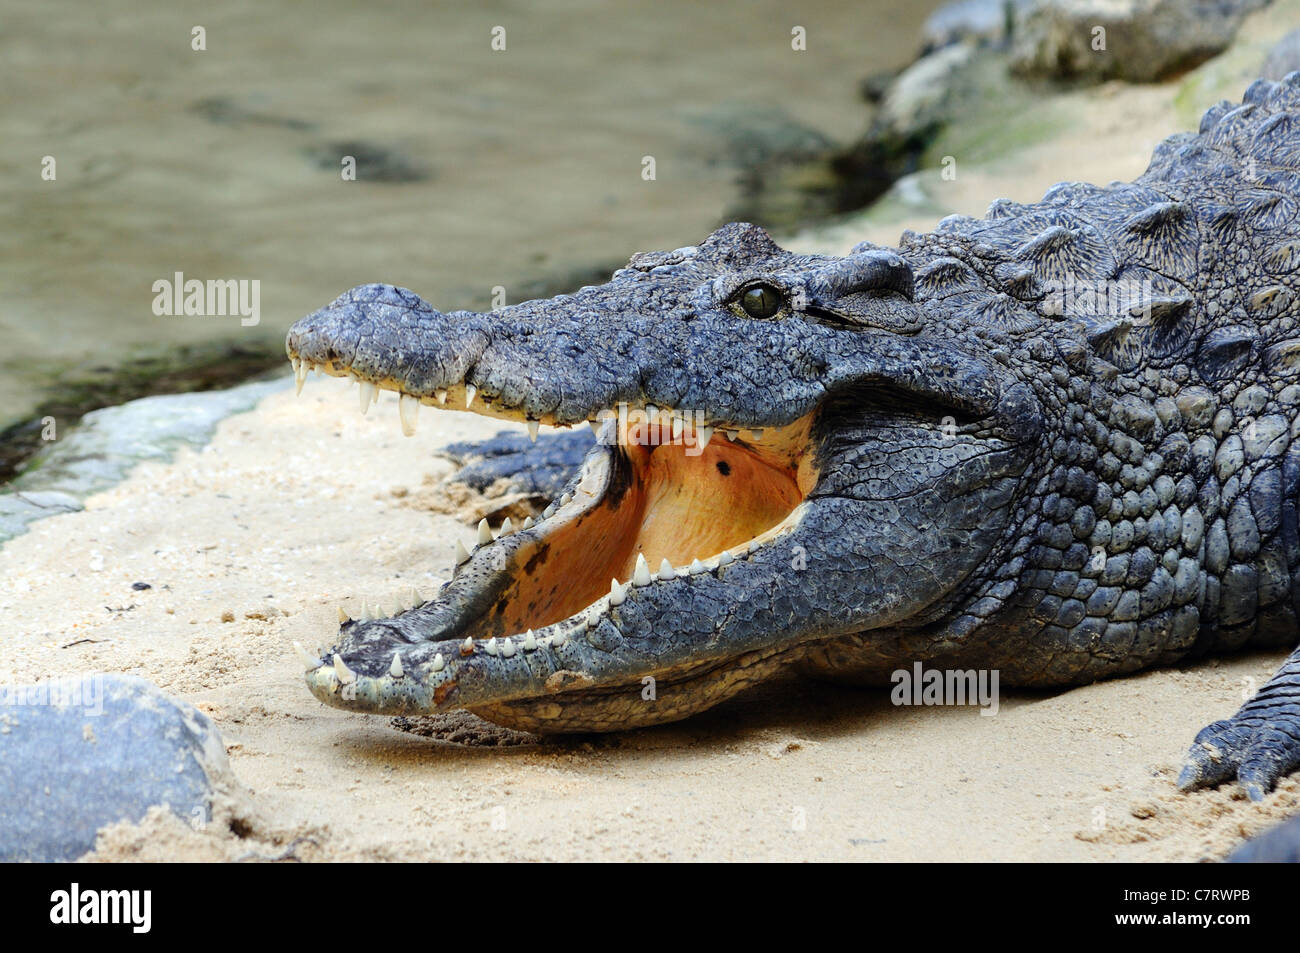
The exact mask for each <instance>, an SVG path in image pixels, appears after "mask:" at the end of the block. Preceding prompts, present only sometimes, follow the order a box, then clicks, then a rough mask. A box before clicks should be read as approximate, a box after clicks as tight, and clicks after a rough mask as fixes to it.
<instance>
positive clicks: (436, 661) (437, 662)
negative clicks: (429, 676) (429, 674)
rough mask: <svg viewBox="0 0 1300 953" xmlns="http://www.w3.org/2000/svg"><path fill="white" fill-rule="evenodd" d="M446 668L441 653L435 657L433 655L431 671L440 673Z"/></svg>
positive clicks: (445, 662)
mask: <svg viewBox="0 0 1300 953" xmlns="http://www.w3.org/2000/svg"><path fill="white" fill-rule="evenodd" d="M446 667H447V660H446V659H444V658H443V657H442V653H441V652H439V653H438V654H437V655H435V656H434V657H433V666H432V668H433V670H434V671H435V672H441V671H442V670H443V669H444V668H446Z"/></svg>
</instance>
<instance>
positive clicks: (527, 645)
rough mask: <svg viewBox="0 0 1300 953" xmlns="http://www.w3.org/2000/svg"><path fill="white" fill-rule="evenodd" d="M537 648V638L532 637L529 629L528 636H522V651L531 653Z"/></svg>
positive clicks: (531, 631)
mask: <svg viewBox="0 0 1300 953" xmlns="http://www.w3.org/2000/svg"><path fill="white" fill-rule="evenodd" d="M535 648H537V636H535V635H533V630H532V629H529V630H528V634H527V635H525V636H524V651H525V652H531V651H532V650H533V649H535Z"/></svg>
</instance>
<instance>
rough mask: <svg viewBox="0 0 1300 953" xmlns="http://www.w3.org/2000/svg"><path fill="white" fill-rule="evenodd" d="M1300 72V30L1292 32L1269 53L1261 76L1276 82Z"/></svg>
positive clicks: (1260, 72)
mask: <svg viewBox="0 0 1300 953" xmlns="http://www.w3.org/2000/svg"><path fill="white" fill-rule="evenodd" d="M1295 70H1300V30H1292V31H1291V32H1290V33H1288V34H1287V35H1286V36H1284V37H1282V39H1280V40H1278V42H1277V45H1276V46H1274V47H1273V48H1272V49H1271V50H1269V51H1268V56H1266V57H1265V58H1264V66H1263V67H1262V68H1261V69H1260V71H1259V75H1260V76H1261V77H1263V78H1264V79H1271V80H1273V81H1274V82H1276V81H1277V80H1279V79H1281V78H1282V77H1283V76H1285V75H1286V74H1287V73H1291V72H1294V71H1295Z"/></svg>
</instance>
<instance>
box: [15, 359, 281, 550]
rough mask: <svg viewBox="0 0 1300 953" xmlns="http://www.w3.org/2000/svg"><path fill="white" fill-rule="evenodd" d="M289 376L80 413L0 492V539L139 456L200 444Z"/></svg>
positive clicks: (72, 502)
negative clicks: (74, 422) (74, 423)
mask: <svg viewBox="0 0 1300 953" xmlns="http://www.w3.org/2000/svg"><path fill="white" fill-rule="evenodd" d="M292 381H293V378H292V377H280V378H276V379H275V380H270V381H255V382H253V383H250V384H241V385H240V386H238V387H231V388H229V389H227V390H213V391H201V392H196V393H191V394H163V395H159V396H157V397H142V398H140V399H139V400H132V401H128V402H127V403H125V404H119V405H118V406H116V407H105V408H103V409H102V410H96V411H92V412H91V413H88V414H86V416H84V417H82V418H81V422H80V423H79V424H78V425H77V427H76V428H75V429H73V430H71V431H69V433H68V434H67V435H66V436H62V437H60V438H59V439H58V440H55V441H53V442H52V443H50V445H49V447H48V448H47V449H46V450H43V451H41V453H39V454H37V456H36V457H34V458H33V459H32V461H31V463H30V464H29V466H28V469H27V471H26V472H24V473H23V474H22V475H21V476H19V477H18V479H16V480H14V481H13V484H12V485H13V491H11V492H6V493H0V543H2V542H4V541H5V540H8V539H12V538H13V537H15V536H18V535H19V534H21V533H24V532H26V531H27V526H28V524H29V523H31V522H32V521H34V520H37V519H41V518H43V517H46V516H54V515H56V514H58V513H67V512H72V511H75V510H79V509H81V500H83V499H85V498H86V497H87V496H89V495H90V494H92V493H98V492H99V491H101V490H105V489H107V488H108V487H110V486H112V485H113V484H115V483H117V482H119V481H120V480H122V479H123V478H124V477H125V476H126V475H127V474H128V473H130V472H131V470H132V468H133V467H135V465H136V464H137V463H139V462H140V461H142V460H170V459H171V458H172V456H173V455H174V454H175V453H176V451H177V450H178V449H179V448H180V447H182V446H188V447H194V448H198V447H202V446H203V445H204V444H206V443H207V442H208V441H209V440H210V439H211V437H212V434H213V432H214V431H215V430H216V428H217V425H218V424H219V423H221V421H223V420H225V419H226V418H227V417H229V416H231V415H232V414H238V413H242V412H244V411H246V410H251V409H252V408H253V407H255V406H256V405H257V402H258V401H260V400H261V399H262V398H263V397H265V396H266V395H267V394H270V393H272V392H274V391H277V390H283V389H284V388H286V387H290V386H292Z"/></svg>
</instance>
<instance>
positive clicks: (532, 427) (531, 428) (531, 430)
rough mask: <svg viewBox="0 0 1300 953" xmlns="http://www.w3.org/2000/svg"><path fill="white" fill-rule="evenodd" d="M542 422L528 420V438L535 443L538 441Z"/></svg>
mask: <svg viewBox="0 0 1300 953" xmlns="http://www.w3.org/2000/svg"><path fill="white" fill-rule="evenodd" d="M541 426H542V425H541V423H540V422H538V421H536V420H530V421H528V439H529V440H531V441H532V442H533V443H536V442H537V432H538V430H540V429H541Z"/></svg>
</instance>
